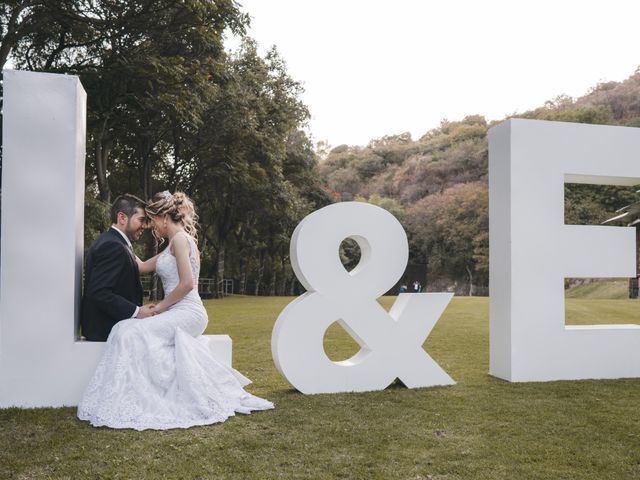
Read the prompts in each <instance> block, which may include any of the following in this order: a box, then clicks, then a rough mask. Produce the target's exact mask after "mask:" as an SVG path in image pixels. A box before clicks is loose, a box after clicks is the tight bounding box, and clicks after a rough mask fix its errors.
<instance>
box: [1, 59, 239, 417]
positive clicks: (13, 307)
mask: <svg viewBox="0 0 640 480" xmlns="http://www.w3.org/2000/svg"><path fill="white" fill-rule="evenodd" d="M3 108H4V118H3V161H2V163H3V164H2V225H1V229H0V231H1V232H2V250H1V253H0V408H2V407H10V406H18V407H58V406H62V405H77V404H78V401H79V400H80V395H81V394H82V391H83V390H84V388H85V387H86V385H87V383H88V382H89V378H90V377H91V375H92V374H93V371H94V370H95V367H96V364H97V362H98V359H99V357H100V354H101V353H102V348H103V346H104V343H101V342H81V341H78V323H79V318H80V317H79V313H80V312H79V306H80V298H81V283H82V253H83V232H84V155H85V125H86V119H85V112H86V94H85V92H84V89H83V88H82V85H81V84H80V81H79V80H78V78H77V77H74V76H67V75H53V74H48V73H33V72H18V71H13V70H5V71H4V106H3ZM199 340H200V341H202V342H203V343H204V344H205V345H206V346H207V347H208V348H209V350H210V351H211V353H212V354H213V355H214V356H215V357H216V358H217V359H218V361H220V362H222V363H224V364H226V365H231V339H230V338H229V336H228V335H205V336H202V337H199Z"/></svg>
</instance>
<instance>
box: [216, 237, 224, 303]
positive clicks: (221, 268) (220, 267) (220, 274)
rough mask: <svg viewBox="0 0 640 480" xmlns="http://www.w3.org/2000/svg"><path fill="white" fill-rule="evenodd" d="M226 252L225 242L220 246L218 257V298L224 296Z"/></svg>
mask: <svg viewBox="0 0 640 480" xmlns="http://www.w3.org/2000/svg"><path fill="white" fill-rule="evenodd" d="M224 253H225V245H224V243H221V244H220V247H219V248H218V256H217V259H216V286H217V288H216V298H220V297H223V296H224V282H223V280H224Z"/></svg>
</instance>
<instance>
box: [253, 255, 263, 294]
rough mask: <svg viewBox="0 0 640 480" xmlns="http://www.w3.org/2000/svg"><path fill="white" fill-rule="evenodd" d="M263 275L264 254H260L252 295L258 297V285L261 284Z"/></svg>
mask: <svg viewBox="0 0 640 480" xmlns="http://www.w3.org/2000/svg"><path fill="white" fill-rule="evenodd" d="M263 275H264V254H263V253H261V254H260V263H259V264H258V272H257V275H256V288H255V292H254V295H255V296H258V295H260V283H261V282H262V276H263Z"/></svg>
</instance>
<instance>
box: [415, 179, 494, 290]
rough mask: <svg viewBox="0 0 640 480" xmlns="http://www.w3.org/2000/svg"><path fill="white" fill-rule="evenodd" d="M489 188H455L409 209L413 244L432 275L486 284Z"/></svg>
mask: <svg viewBox="0 0 640 480" xmlns="http://www.w3.org/2000/svg"><path fill="white" fill-rule="evenodd" d="M488 199H489V197H488V188H487V185H486V184H485V183H484V182H473V183H463V184H458V185H454V186H452V187H450V188H448V189H446V190H445V191H444V192H442V193H437V194H434V195H429V196H427V197H425V198H424V199H422V200H420V201H419V202H417V203H416V204H415V205H413V206H411V207H409V208H408V209H407V228H408V229H409V232H410V235H411V242H412V244H413V245H414V247H415V248H417V249H418V250H419V251H420V252H421V253H422V254H423V255H424V257H425V258H426V259H427V264H428V272H429V274H430V275H443V276H447V277H449V278H452V279H456V278H464V277H466V278H467V280H468V285H469V288H468V292H469V295H473V294H474V292H475V285H477V284H484V285H486V282H487V278H486V273H487V272H486V265H487V264H488V260H487V257H488V234H487V233H488V228H489V211H488V210H489V208H488V203H489V202H488Z"/></svg>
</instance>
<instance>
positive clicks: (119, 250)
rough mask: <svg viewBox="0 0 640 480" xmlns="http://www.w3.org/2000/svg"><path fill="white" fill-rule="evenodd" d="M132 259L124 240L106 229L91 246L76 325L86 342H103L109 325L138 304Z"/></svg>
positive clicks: (139, 289)
mask: <svg viewBox="0 0 640 480" xmlns="http://www.w3.org/2000/svg"><path fill="white" fill-rule="evenodd" d="M142 294H143V291H142V284H141V283H140V272H139V270H138V264H137V263H136V258H135V255H134V253H133V251H132V250H131V248H130V247H129V245H127V242H126V240H125V239H124V238H123V237H122V235H120V233H118V232H116V231H115V230H114V229H113V228H110V229H109V230H107V231H106V232H104V233H103V234H102V235H100V236H99V237H98V238H97V239H96V240H95V241H94V242H93V244H92V245H91V248H90V249H89V253H88V254H87V264H86V269H85V275H84V295H83V297H82V315H81V320H80V325H81V326H82V335H83V336H84V337H85V338H86V339H87V340H92V341H96V342H104V341H105V340H106V339H107V337H108V336H109V333H110V332H111V329H112V328H113V326H114V325H115V324H116V323H118V322H119V321H120V320H124V319H125V318H130V317H131V316H132V315H133V314H134V312H135V311H136V307H138V306H140V305H142Z"/></svg>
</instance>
